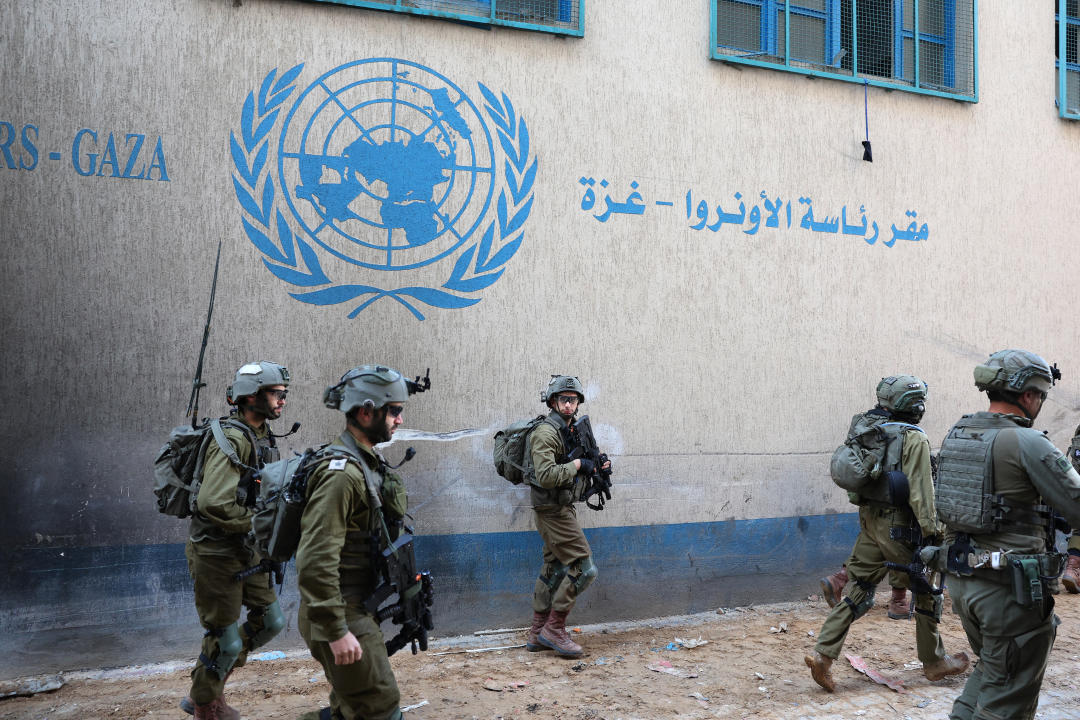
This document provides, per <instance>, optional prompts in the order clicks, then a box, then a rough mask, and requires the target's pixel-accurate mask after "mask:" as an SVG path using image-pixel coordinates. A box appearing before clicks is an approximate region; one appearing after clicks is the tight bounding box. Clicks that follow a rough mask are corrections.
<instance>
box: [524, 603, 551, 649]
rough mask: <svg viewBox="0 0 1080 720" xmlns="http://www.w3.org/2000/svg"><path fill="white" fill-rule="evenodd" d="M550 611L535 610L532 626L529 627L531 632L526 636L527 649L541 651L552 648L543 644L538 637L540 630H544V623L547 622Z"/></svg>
mask: <svg viewBox="0 0 1080 720" xmlns="http://www.w3.org/2000/svg"><path fill="white" fill-rule="evenodd" d="M550 613H551V611H550V610H548V611H547V612H536V611H535V610H533V617H532V626H531V627H530V628H529V632H528V634H527V635H526V636H525V649H526V650H528V651H529V652H540V651H542V650H550V649H551V648H549V647H548V646H547V645H542V644H541V643H540V640H539V639H538V638H539V636H540V631H541V630H543V629H544V625H546V624H547V620H548V615H549V614H550Z"/></svg>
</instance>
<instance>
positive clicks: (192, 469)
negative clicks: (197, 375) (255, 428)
mask: <svg viewBox="0 0 1080 720" xmlns="http://www.w3.org/2000/svg"><path fill="white" fill-rule="evenodd" d="M224 425H228V426H229V427H233V428H236V429H238V430H240V431H242V432H244V433H245V434H246V435H247V436H248V439H249V440H250V441H251V446H252V447H256V446H257V445H256V439H255V436H254V434H253V433H252V432H251V430H250V429H249V428H248V427H247V426H246V425H244V424H243V423H241V422H237V421H235V420H231V419H229V418H223V419H214V420H208V421H206V422H204V423H203V424H202V425H199V426H196V427H192V426H191V425H181V426H179V427H176V428H173V430H172V432H171V433H169V440H168V442H166V443H165V444H164V445H163V446H162V447H161V451H160V452H158V456H157V459H156V460H155V461H154V495H155V496H156V497H157V508H158V512H161V513H164V514H165V515H171V516H173V517H177V518H186V517H190V516H191V515H193V514H194V513H195V511H196V504H195V503H196V500H197V499H198V494H199V486H200V485H202V472H203V461H204V459H205V457H206V448H207V446H208V445H209V444H210V442H211V440H213V441H214V442H216V443H217V444H218V447H219V448H220V449H221V452H222V453H223V454H224V455H225V456H226V457H228V458H229V460H231V461H232V462H233V463H234V464H236V465H237V466H239V467H242V468H245V469H248V466H247V465H245V464H244V463H243V462H241V461H240V458H239V456H237V454H236V450H235V449H234V448H233V446H232V443H230V442H229V440H228V438H226V437H225V431H224V429H223V426H224Z"/></svg>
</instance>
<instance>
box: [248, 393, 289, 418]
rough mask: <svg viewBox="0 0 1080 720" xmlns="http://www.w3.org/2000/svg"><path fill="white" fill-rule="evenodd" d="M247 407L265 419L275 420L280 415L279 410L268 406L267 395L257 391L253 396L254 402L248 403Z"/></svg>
mask: <svg viewBox="0 0 1080 720" xmlns="http://www.w3.org/2000/svg"><path fill="white" fill-rule="evenodd" d="M248 408H249V409H250V410H251V411H252V412H254V413H256V414H257V415H261V416H263V417H264V418H266V419H267V420H277V419H278V418H279V417H281V411H280V410H274V409H273V408H272V407H270V400H268V399H267V397H266V396H265V395H263V394H262V393H259V394H258V395H256V396H255V402H253V403H252V404H251V405H248Z"/></svg>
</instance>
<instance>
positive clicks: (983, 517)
mask: <svg viewBox="0 0 1080 720" xmlns="http://www.w3.org/2000/svg"><path fill="white" fill-rule="evenodd" d="M1060 377H1061V373H1059V372H1058V371H1057V367H1056V366H1055V367H1053V368H1051V367H1050V365H1049V364H1047V362H1046V361H1045V360H1043V359H1042V358H1041V357H1039V356H1038V355H1035V354H1034V353H1030V352H1027V351H1024V350H1002V351H1000V352H997V353H994V354H993V355H991V356H990V358H989V359H988V360H987V361H986V362H984V363H983V364H981V365H978V366H976V368H975V386H976V387H978V388H979V389H980V390H982V391H985V392H986V394H987V396H988V398H989V400H990V407H989V409H988V410H987V411H985V412H977V413H974V414H972V415H965V416H963V417H962V418H961V419H960V421H959V422H957V423H956V425H954V426H953V428H952V430H950V431H949V434H948V436H947V437H946V438H945V441H944V442H943V443H942V445H941V454H940V461H939V466H938V505H937V510H938V517H939V519H940V520H941V521H942V522H943V523H944V524H945V526H946V528H947V530H946V536H945V542H946V546H945V547H942V548H927V549H926V550H924V557H925V558H926V560H927V562H928V563H931V564H933V565H935V566H936V567H939V568H942V569H948V570H949V571H950V572H953V573H954V574H955V575H954V577H951V578H950V580H949V587H950V594H951V596H952V601H953V611H954V612H955V613H956V614H957V615H959V616H960V620H961V621H962V622H963V624H964V630H965V632H966V633H967V637H968V642H969V643H970V644H971V647H972V649H973V650H974V651H975V652H976V654H978V656H979V663H978V665H976V667H975V670H973V671H972V673H971V677H969V678H968V681H967V684H966V685H965V686H964V691H963V693H961V695H960V697H958V698H957V699H956V702H955V703H953V707H952V713H951V714H950V715H949V717H950V718H952V720H990V719H991V718H1009V719H1010V720H1030V718H1033V717H1035V710H1036V708H1037V707H1038V704H1039V688H1040V686H1041V685H1042V680H1043V673H1044V672H1045V671H1046V663H1047V660H1048V658H1049V656H1050V650H1051V648H1052V647H1053V645H1054V637H1055V635H1056V633H1057V630H1056V628H1057V625H1058V623H1059V620H1058V617H1057V616H1056V615H1055V614H1054V612H1053V610H1054V599H1053V597H1052V596H1051V594H1050V592H1049V590H1048V588H1047V581H1048V579H1049V578H1051V577H1056V576H1057V575H1058V574H1060V572H1061V564H1062V563H1061V559H1062V558H1061V555H1059V554H1058V553H1057V552H1055V551H1053V550H1052V540H1051V538H1053V537H1054V535H1053V533H1054V528H1053V517H1052V514H1053V512H1055V511H1056V512H1057V513H1060V514H1061V515H1063V516H1064V517H1065V519H1066V520H1068V521H1069V522H1070V523H1071V524H1072V526H1073V527H1080V475H1078V474H1077V472H1076V470H1075V469H1073V467H1072V466H1071V465H1070V464H1069V460H1068V458H1066V457H1065V456H1064V455H1063V454H1062V453H1061V452H1060V451H1059V450H1058V449H1057V448H1055V447H1054V446H1053V444H1052V443H1051V442H1050V440H1049V439H1047V437H1046V435H1045V433H1042V432H1039V431H1038V430H1035V429H1033V428H1032V427H1031V425H1032V422H1033V421H1034V420H1035V418H1036V417H1037V416H1038V414H1039V410H1041V409H1042V405H1043V401H1044V400H1045V399H1046V395H1047V393H1048V392H1049V390H1050V388H1051V387H1052V386H1053V384H1054V382H1055V380H1057V379H1058V378H1060Z"/></svg>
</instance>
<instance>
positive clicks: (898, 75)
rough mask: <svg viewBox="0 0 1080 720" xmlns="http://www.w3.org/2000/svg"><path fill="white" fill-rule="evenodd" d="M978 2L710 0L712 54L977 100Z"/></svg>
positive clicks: (761, 64) (919, 91) (839, 77)
mask: <svg viewBox="0 0 1080 720" xmlns="http://www.w3.org/2000/svg"><path fill="white" fill-rule="evenodd" d="M1061 1H1062V2H1065V1H1066V0H1061ZM1068 1H1069V2H1076V0H1068ZM977 6H978V3H977V0H713V2H712V3H711V4H710V7H711V13H712V18H711V21H712V38H711V40H712V57H713V59H716V60H722V61H725V62H733V63H740V64H747V65H757V66H760V67H768V68H774V69H782V70H787V71H791V72H797V73H802V74H805V75H814V76H820V77H830V78H835V79H839V80H846V81H849V82H858V83H864V82H865V83H869V84H871V85H879V86H882V87H888V88H893V89H899V90H908V91H911V92H918V93H923V94H928V95H938V96H942V97H948V98H952V99H955V100H965V101H970V102H976V101H977V100H978V63H977V24H976V19H977V10H978V7H977Z"/></svg>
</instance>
